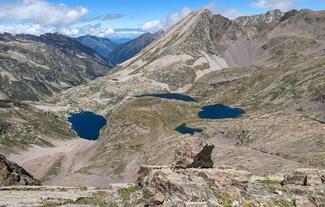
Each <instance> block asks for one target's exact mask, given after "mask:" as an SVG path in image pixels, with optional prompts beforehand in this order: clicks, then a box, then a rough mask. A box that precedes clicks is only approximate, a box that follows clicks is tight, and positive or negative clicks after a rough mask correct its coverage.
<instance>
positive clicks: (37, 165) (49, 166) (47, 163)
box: [9, 139, 111, 187]
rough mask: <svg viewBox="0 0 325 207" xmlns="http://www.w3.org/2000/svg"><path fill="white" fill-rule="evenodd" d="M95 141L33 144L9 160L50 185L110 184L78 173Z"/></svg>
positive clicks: (103, 178)
mask: <svg viewBox="0 0 325 207" xmlns="http://www.w3.org/2000/svg"><path fill="white" fill-rule="evenodd" d="M95 143H96V142H94V141H88V140H84V139H73V140H68V141H61V142H57V143H55V147H51V148H45V147H39V146H33V147H32V148H30V149H28V150H27V151H23V152H21V153H20V154H11V155H10V156H9V159H10V160H12V161H14V162H16V163H18V164H19V165H21V166H22V167H24V168H25V169H26V170H27V171H28V172H30V173H31V174H32V175H33V176H34V177H35V178H37V179H40V180H44V179H45V180H46V181H45V184H47V185H62V186H77V187H78V186H85V185H87V184H89V183H94V184H96V183H97V185H98V186H100V187H101V186H105V185H107V184H108V183H110V182H111V179H110V178H106V177H101V176H96V175H88V174H87V175H86V174H82V173H80V172H79V170H80V169H81V168H82V167H85V165H86V163H87V161H88V160H89V159H90V157H91V155H92V154H93V152H94V151H95V150H96V144H95Z"/></svg>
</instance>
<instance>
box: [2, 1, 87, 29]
mask: <svg viewBox="0 0 325 207" xmlns="http://www.w3.org/2000/svg"><path fill="white" fill-rule="evenodd" d="M87 13H88V10H87V9H86V8H83V7H68V6H66V5H64V4H52V3H49V2H48V1H46V0H16V1H15V2H13V3H6V4H0V19H6V20H25V21H30V22H32V23H35V24H39V25H45V26H66V25H71V24H73V23H76V22H78V21H79V20H80V19H81V18H82V17H83V16H84V15H86V14H87Z"/></svg>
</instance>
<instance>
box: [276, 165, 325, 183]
mask: <svg viewBox="0 0 325 207" xmlns="http://www.w3.org/2000/svg"><path fill="white" fill-rule="evenodd" d="M322 183H323V174H322V172H321V171H320V170H317V169H296V170H294V171H292V172H290V173H289V174H287V175H285V176H284V180H283V182H282V184H283V185H288V184H291V185H302V186H317V185H321V184H322Z"/></svg>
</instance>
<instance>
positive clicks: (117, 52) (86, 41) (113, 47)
mask: <svg viewBox="0 0 325 207" xmlns="http://www.w3.org/2000/svg"><path fill="white" fill-rule="evenodd" d="M160 34H161V32H157V33H155V34H151V33H145V34H143V35H140V36H139V37H137V38H135V39H133V40H130V41H127V42H126V43H121V44H117V43H114V42H113V41H111V40H109V39H107V38H100V37H95V36H89V35H87V36H81V37H78V38H77V40H78V41H79V42H80V43H81V44H83V45H85V46H87V47H90V48H92V49H93V50H95V51H96V52H98V53H99V54H101V55H102V56H104V57H106V58H108V59H109V60H110V61H111V62H113V63H114V64H119V63H122V62H124V61H125V60H128V59H130V58H132V57H133V56H135V55H136V54H137V53H139V52H140V51H141V50H142V49H144V48H145V47H146V46H148V45H149V44H150V43H151V42H153V41H154V40H155V39H156V38H157V37H158V36H159V35H160Z"/></svg>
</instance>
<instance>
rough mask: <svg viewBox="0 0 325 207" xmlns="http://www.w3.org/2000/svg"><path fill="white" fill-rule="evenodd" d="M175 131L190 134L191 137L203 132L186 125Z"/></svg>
mask: <svg viewBox="0 0 325 207" xmlns="http://www.w3.org/2000/svg"><path fill="white" fill-rule="evenodd" d="M175 130H176V131H178V132H179V133H181V134H191V135H194V133H201V132H202V131H203V129H200V128H190V127H187V126H186V124H182V125H180V126H179V127H177V128H176V129H175Z"/></svg>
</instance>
